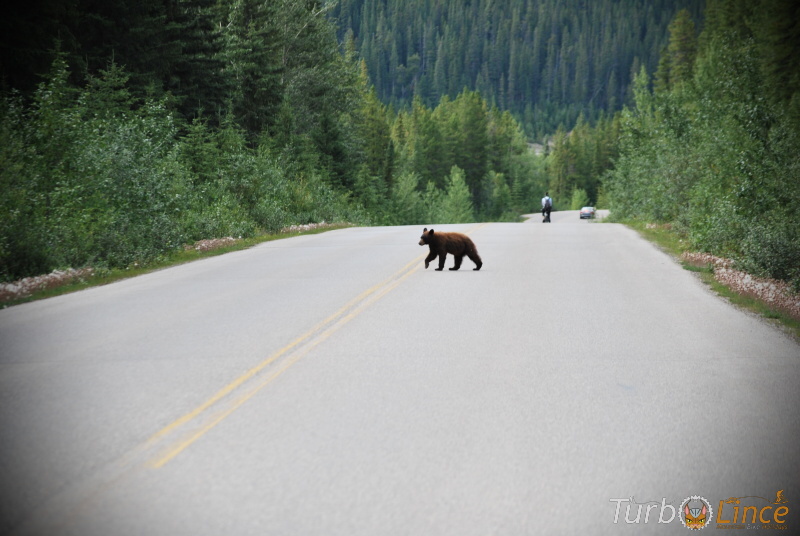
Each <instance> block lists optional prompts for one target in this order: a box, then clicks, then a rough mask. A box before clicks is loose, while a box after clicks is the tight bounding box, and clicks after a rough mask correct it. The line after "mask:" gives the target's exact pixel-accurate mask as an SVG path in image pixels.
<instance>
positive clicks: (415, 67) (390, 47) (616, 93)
mask: <svg viewBox="0 0 800 536" xmlns="http://www.w3.org/2000/svg"><path fill="white" fill-rule="evenodd" d="M702 8H703V2H702V1H700V0H595V1H591V2H590V1H575V2H562V1H560V0H506V1H503V2H497V1H495V0H466V1H461V2H456V1H445V2H433V1H431V0H341V1H339V2H338V3H337V4H336V6H335V7H334V8H333V10H332V13H333V15H334V16H335V17H336V18H337V19H338V20H339V38H340V40H342V41H344V40H346V39H348V38H349V39H353V41H354V43H355V47H356V49H357V50H358V52H359V54H360V56H361V57H362V58H363V59H364V61H365V62H366V64H367V69H368V71H369V75H370V80H371V81H372V83H373V84H374V85H375V88H376V91H377V92H378V97H379V98H380V99H381V101H382V102H385V103H387V104H391V105H392V106H394V107H395V108H403V107H406V106H407V105H408V104H409V103H410V102H411V100H412V99H413V98H414V97H419V98H420V99H421V100H422V102H423V103H424V104H426V105H428V106H435V105H436V104H437V103H438V101H439V99H440V98H441V96H443V95H447V96H449V97H451V98H453V97H455V96H456V95H457V94H458V93H460V92H461V91H462V90H463V89H464V88H470V89H472V90H475V91H478V92H480V93H481V95H483V96H484V98H485V99H486V100H487V102H489V104H490V105H491V106H497V107H498V108H500V109H502V110H508V111H510V112H511V113H512V114H513V115H514V117H516V118H517V119H518V120H519V121H520V123H521V124H522V127H523V129H524V130H525V132H526V134H527V135H528V136H529V138H531V139H534V140H541V139H542V138H543V137H545V136H552V135H553V133H554V132H555V131H556V129H557V128H558V127H559V125H560V126H562V127H565V128H568V129H571V128H572V126H573V125H574V124H575V123H576V121H577V120H578V117H579V116H580V115H583V117H584V119H585V120H586V121H588V122H591V123H593V122H594V121H595V120H597V119H598V118H599V117H600V115H601V114H602V113H605V114H606V115H611V114H613V113H614V112H616V111H618V110H619V109H620V108H621V106H622V105H623V104H624V103H626V102H628V101H629V100H630V97H631V93H630V87H631V82H632V80H633V75H635V74H636V73H638V72H639V69H640V67H642V66H644V67H645V68H646V69H647V70H648V71H649V72H653V71H654V70H655V68H656V65H657V64H658V61H659V55H660V54H661V50H662V49H663V48H664V47H666V46H667V38H668V33H667V26H668V25H669V23H670V21H671V20H672V18H673V17H674V16H675V14H676V13H677V12H678V11H679V10H681V9H687V10H688V11H689V13H690V15H691V16H692V18H693V19H694V20H697V21H699V20H701V18H702Z"/></svg>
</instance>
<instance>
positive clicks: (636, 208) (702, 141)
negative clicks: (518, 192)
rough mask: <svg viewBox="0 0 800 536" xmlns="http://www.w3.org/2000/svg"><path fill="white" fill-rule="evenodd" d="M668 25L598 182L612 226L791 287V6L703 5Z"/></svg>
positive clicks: (796, 13)
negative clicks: (661, 231)
mask: <svg viewBox="0 0 800 536" xmlns="http://www.w3.org/2000/svg"><path fill="white" fill-rule="evenodd" d="M707 4H708V5H707V11H706V21H705V28H704V30H703V31H702V33H700V34H699V35H697V32H696V30H695V27H694V24H693V22H692V19H691V17H690V16H689V14H688V13H685V12H684V13H681V14H680V15H679V16H678V17H676V19H675V20H674V22H673V24H672V25H671V27H670V35H671V37H670V43H669V47H668V49H667V50H665V53H664V56H663V57H662V60H661V62H660V63H659V67H658V70H657V72H656V74H655V83H654V90H652V91H651V89H650V77H649V76H648V74H647V72H646V71H645V70H644V69H642V71H641V72H640V73H639V74H638V76H637V77H636V79H635V81H634V92H635V106H632V107H630V108H628V109H626V110H625V111H624V112H623V114H622V120H621V134H622V135H621V140H620V156H619V158H618V159H617V160H616V163H615V167H614V169H613V170H612V171H610V172H609V173H608V175H607V176H606V177H605V180H604V184H605V188H606V191H607V195H608V197H609V199H610V201H611V208H612V210H613V212H614V213H615V214H616V215H618V216H619V217H634V218H641V219H645V220H648V221H658V222H670V223H672V224H673V225H674V227H675V228H676V229H678V230H679V231H681V232H684V233H686V234H687V236H688V238H689V239H690V240H691V243H692V244H693V245H694V246H695V247H697V248H699V249H701V250H703V251H707V252H710V253H715V254H719V255H722V256H728V257H733V258H734V259H736V260H737V261H738V263H739V265H740V266H741V267H743V268H745V269H746V270H748V271H750V272H753V273H756V274H760V275H766V276H771V277H775V278H779V279H785V280H793V281H794V283H795V285H796V286H797V287H799V288H800V223H799V222H800V219H798V217H797V208H798V207H800V158H798V155H800V74H798V73H800V55H798V52H799V51H800V32H798V21H800V6H798V4H797V3H796V2H793V1H792V0H727V1H722V0H709V1H708V2H707Z"/></svg>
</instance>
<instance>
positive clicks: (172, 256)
mask: <svg viewBox="0 0 800 536" xmlns="http://www.w3.org/2000/svg"><path fill="white" fill-rule="evenodd" d="M346 227H351V225H350V224H347V223H341V224H333V225H328V226H325V227H321V228H316V229H309V230H302V231H290V232H282V233H265V234H261V235H257V236H254V237H251V238H244V239H241V240H237V241H236V242H234V243H233V244H229V245H225V246H222V247H218V248H215V249H211V250H208V251H197V250H195V249H194V248H185V249H183V248H182V249H179V250H175V251H173V252H170V253H168V254H167V255H165V256H163V257H161V258H159V259H157V260H154V261H152V262H149V263H143V264H139V263H136V264H134V265H132V266H129V267H127V268H115V269H110V270H104V269H99V270H95V273H94V274H93V275H91V276H88V277H83V278H80V279H78V280H74V281H72V282H68V283H65V284H63V285H59V286H56V287H53V288H48V289H42V290H37V291H34V292H33V293H32V294H30V295H29V296H25V297H21V298H15V299H12V300H8V301H5V302H2V303H0V309H5V308H6V307H10V306H12V305H18V304H21V303H27V302H32V301H37V300H42V299H45V298H52V297H54V296H61V295H62V294H69V293H71V292H77V291H79V290H83V289H86V288H90V287H98V286H102V285H108V284H110V283H114V282H116V281H121V280H123V279H129V278H131V277H136V276H140V275H144V274H148V273H150V272H155V271H156V270H163V269H164V268H170V267H172V266H178V265H180V264H185V263H187V262H193V261H197V260H200V259H205V258H208V257H215V256H217V255H224V254H225V253H230V252H232V251H241V250H243V249H248V248H251V247H253V246H256V245H258V244H262V243H264V242H271V241H273V240H282V239H284V238H291V237H294V236H300V235H314V234H319V233H324V232H326V231H333V230H336V229H343V228H346Z"/></svg>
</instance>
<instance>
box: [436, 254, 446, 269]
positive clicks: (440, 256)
mask: <svg viewBox="0 0 800 536" xmlns="http://www.w3.org/2000/svg"><path fill="white" fill-rule="evenodd" d="M446 257H447V253H446V252H445V253H440V254H439V267H438V268H437V269H436V271H437V272H441V271H442V270H444V259H445V258H446Z"/></svg>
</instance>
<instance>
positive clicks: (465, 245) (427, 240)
mask: <svg viewBox="0 0 800 536" xmlns="http://www.w3.org/2000/svg"><path fill="white" fill-rule="evenodd" d="M419 245H420V246H425V245H427V246H428V248H430V250H431V252H430V254H428V256H427V257H426V258H425V268H428V264H430V262H431V261H432V260H433V259H435V258H436V257H439V267H438V268H436V271H437V272H439V271H441V270H443V269H444V259H445V257H447V254H448V253H449V254H451V255H452V256H453V257H455V260H456V263H455V265H454V266H453V267H452V268H450V269H451V270H458V269H459V268H461V261H462V260H463V259H464V255H466V256H467V257H469V259H470V260H471V261H472V262H474V263H475V268H473V270H480V269H481V266H483V261H482V260H481V257H480V255H478V249H477V248H476V247H475V244H474V243H473V242H472V240H471V239H470V237H468V236H467V235H465V234H461V233H434V232H433V229H431V230H430V231H429V230H428V228H427V227H426V228H425V229H423V230H422V236H421V237H420V239H419Z"/></svg>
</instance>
